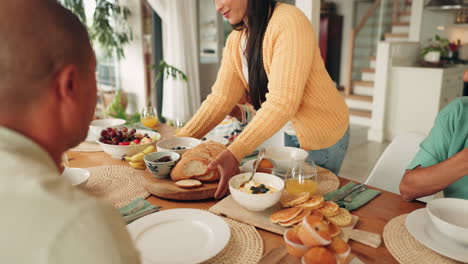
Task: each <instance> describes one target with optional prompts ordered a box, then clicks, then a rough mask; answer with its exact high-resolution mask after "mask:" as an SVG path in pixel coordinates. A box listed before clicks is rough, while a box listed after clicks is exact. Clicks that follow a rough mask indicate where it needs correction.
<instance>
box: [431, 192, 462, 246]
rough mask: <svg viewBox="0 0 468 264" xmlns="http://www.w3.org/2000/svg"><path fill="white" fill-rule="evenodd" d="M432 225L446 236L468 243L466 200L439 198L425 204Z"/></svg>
mask: <svg viewBox="0 0 468 264" xmlns="http://www.w3.org/2000/svg"><path fill="white" fill-rule="evenodd" d="M426 208H427V212H428V214H429V216H430V218H431V221H432V223H433V224H434V226H435V227H436V228H437V229H438V230H439V231H440V232H441V233H443V234H445V235H446V236H447V237H449V238H451V239H453V240H455V241H457V242H458V243H461V244H464V245H468V200H464V199H456V198H440V199H435V200H432V201H430V202H429V203H428V204H427V207H426Z"/></svg>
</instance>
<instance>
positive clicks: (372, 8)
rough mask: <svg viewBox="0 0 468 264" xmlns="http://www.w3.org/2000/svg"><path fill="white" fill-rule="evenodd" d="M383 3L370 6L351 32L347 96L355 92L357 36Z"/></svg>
mask: <svg viewBox="0 0 468 264" xmlns="http://www.w3.org/2000/svg"><path fill="white" fill-rule="evenodd" d="M394 1H395V2H398V1H399V0H394ZM381 3H382V0H375V2H374V3H373V4H372V6H370V7H369V9H367V11H366V14H365V15H364V17H363V18H362V19H361V22H359V24H358V25H357V27H356V28H354V29H352V30H351V35H350V45H349V55H348V67H347V70H348V79H347V81H346V86H345V95H350V94H352V92H353V86H352V81H353V80H352V79H353V59H354V43H355V41H356V36H357V34H358V33H359V32H360V31H361V30H362V28H363V27H364V26H365V25H366V23H367V20H369V18H370V17H371V16H372V15H373V14H374V13H375V10H376V9H377V7H379V5H380V4H381Z"/></svg>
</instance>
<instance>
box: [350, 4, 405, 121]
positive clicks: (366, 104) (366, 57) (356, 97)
mask: <svg viewBox="0 0 468 264" xmlns="http://www.w3.org/2000/svg"><path fill="white" fill-rule="evenodd" d="M394 1H399V0H387V2H386V1H383V4H382V5H386V6H384V7H382V6H380V7H379V8H385V9H384V10H382V11H381V12H380V14H378V12H375V11H376V10H375V9H376V5H377V2H380V1H378V0H376V2H375V3H373V5H372V6H370V7H369V9H368V11H367V13H366V14H365V15H364V20H363V21H361V23H360V24H359V25H358V26H357V30H356V31H355V32H354V34H355V35H354V38H355V39H354V42H353V45H352V48H351V49H352V52H353V54H352V56H353V57H352V58H353V60H350V61H352V65H351V69H349V74H350V76H352V77H351V78H352V79H351V80H350V81H348V86H350V89H348V91H345V93H343V96H344V97H345V100H346V103H347V105H348V107H349V110H350V122H351V124H357V125H363V126H367V127H370V125H371V120H372V99H373V98H372V96H373V90H374V82H375V72H376V57H375V53H376V49H377V43H378V40H380V39H382V37H383V39H384V40H385V41H390V42H401V41H408V35H409V26H410V24H409V21H410V16H411V13H410V12H408V11H409V10H410V8H411V2H410V1H408V0H405V1H403V2H398V3H395V2H394ZM399 5H401V6H399ZM372 8H374V11H373V12H371V9H372ZM395 8H397V10H401V11H397V12H395V11H394V10H395ZM379 15H380V18H379ZM382 15H383V17H382ZM366 16H367V17H366ZM389 18H391V19H389ZM377 27H381V30H378V29H377ZM379 31H382V33H383V34H382V35H383V36H378V34H379V33H376V32H379ZM359 32H361V33H359ZM372 32H373V33H374V36H373V35H372ZM385 32H387V33H385ZM358 33H359V34H358ZM369 34H370V35H369ZM369 37H370V38H369ZM372 37H374V38H373V39H372ZM369 39H370V40H369ZM370 42H371V43H370ZM363 51H364V52H363Z"/></svg>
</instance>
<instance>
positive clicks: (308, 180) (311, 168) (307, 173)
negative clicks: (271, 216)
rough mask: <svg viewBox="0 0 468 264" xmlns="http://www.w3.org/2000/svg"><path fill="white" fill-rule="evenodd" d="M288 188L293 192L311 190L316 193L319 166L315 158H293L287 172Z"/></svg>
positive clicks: (285, 181) (310, 191)
mask: <svg viewBox="0 0 468 264" xmlns="http://www.w3.org/2000/svg"><path fill="white" fill-rule="evenodd" d="M284 183H285V186H286V190H287V191H288V192H289V193H291V194H293V193H301V192H309V193H310V194H311V195H313V194H315V193H316V191H317V185H318V176H317V168H316V167H315V163H314V161H313V160H306V161H303V160H297V159H292V160H291V168H290V169H289V170H288V171H287V172H286V175H285V179H284Z"/></svg>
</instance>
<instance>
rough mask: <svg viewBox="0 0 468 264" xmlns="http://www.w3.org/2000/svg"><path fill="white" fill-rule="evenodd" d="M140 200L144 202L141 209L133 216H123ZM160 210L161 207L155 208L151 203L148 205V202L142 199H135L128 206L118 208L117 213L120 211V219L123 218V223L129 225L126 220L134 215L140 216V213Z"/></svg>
mask: <svg viewBox="0 0 468 264" xmlns="http://www.w3.org/2000/svg"><path fill="white" fill-rule="evenodd" d="M141 200H144V201H145V204H144V205H143V207H142V208H141V209H140V210H138V211H137V212H135V213H133V214H129V215H126V216H123V215H124V214H125V213H127V212H130V211H131V210H132V209H133V208H135V206H136V205H137V204H138V203H139V202H140V201H141ZM160 208H161V207H157V206H154V205H152V204H151V203H149V202H148V201H146V200H145V199H143V198H137V199H136V200H133V201H132V202H130V203H129V204H127V205H125V206H124V207H121V208H119V211H120V215H122V217H123V218H124V220H125V222H127V224H129V222H128V219H129V218H131V217H132V216H134V215H136V214H140V213H142V212H146V211H149V210H152V209H160Z"/></svg>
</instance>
